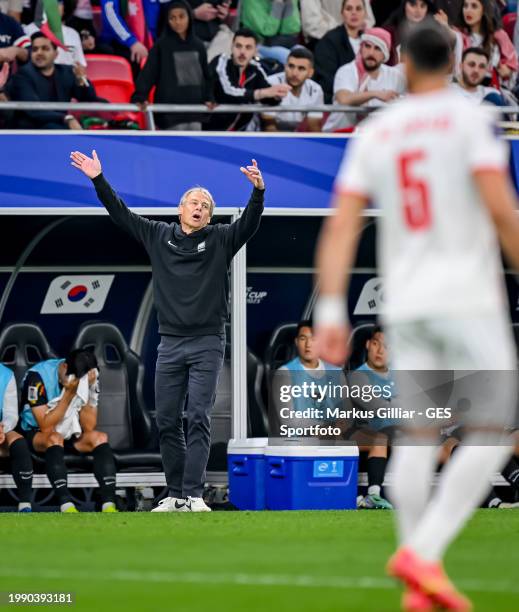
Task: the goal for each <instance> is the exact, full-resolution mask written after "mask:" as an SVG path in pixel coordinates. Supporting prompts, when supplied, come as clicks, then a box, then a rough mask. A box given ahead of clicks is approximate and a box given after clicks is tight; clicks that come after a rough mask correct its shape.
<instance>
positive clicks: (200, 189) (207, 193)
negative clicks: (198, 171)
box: [180, 186, 216, 217]
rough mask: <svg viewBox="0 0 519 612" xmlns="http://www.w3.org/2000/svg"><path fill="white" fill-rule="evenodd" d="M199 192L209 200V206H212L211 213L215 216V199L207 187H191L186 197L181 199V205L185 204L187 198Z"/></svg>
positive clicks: (185, 194)
mask: <svg viewBox="0 0 519 612" xmlns="http://www.w3.org/2000/svg"><path fill="white" fill-rule="evenodd" d="M197 191H199V192H200V193H202V194H203V195H204V196H205V197H206V198H207V199H208V200H209V204H210V205H211V210H210V211H209V213H210V215H211V217H212V216H213V211H214V207H215V206H216V202H215V201H214V199H213V196H212V195H211V193H210V191H208V190H207V189H206V188H205V187H198V186H197V187H191V189H188V190H187V191H186V192H185V193H184V195H183V196H182V197H181V198H180V205H183V204H185V202H186V200H187V198H188V197H189V196H190V195H191V194H192V193H195V192H197Z"/></svg>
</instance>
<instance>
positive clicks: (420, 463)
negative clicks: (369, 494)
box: [387, 444, 438, 544]
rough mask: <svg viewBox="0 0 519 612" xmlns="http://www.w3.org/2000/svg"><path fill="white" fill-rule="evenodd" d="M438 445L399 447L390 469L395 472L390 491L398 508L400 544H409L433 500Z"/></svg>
mask: <svg viewBox="0 0 519 612" xmlns="http://www.w3.org/2000/svg"><path fill="white" fill-rule="evenodd" d="M437 457H438V448H437V447H436V446H435V445H433V444H431V445H427V446H408V445H407V444H406V445H405V446H395V447H394V448H393V454H392V455H391V460H390V462H389V465H388V468H387V471H388V472H390V473H391V474H392V475H393V484H392V486H391V488H390V489H389V491H388V494H389V499H390V500H391V501H392V502H393V505H394V506H395V508H396V509H397V512H396V521H397V525H398V531H399V542H400V544H407V543H408V542H409V539H410V537H411V535H412V534H413V532H414V530H415V529H416V526H417V525H418V523H419V522H420V519H421V517H422V515H423V512H424V509H425V507H426V505H427V502H428V500H429V495H430V491H431V479H432V475H433V473H434V470H435V468H436V462H437Z"/></svg>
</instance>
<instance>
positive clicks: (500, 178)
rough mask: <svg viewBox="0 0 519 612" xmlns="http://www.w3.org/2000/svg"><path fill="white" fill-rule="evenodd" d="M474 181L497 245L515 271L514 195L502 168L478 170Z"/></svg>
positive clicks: (518, 263) (518, 231)
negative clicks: (487, 213)
mask: <svg viewBox="0 0 519 612" xmlns="http://www.w3.org/2000/svg"><path fill="white" fill-rule="evenodd" d="M474 181H475V183H476V187H477V189H478V191H479V193H480V195H481V199H482V200H483V202H484V204H485V206H486V207H487V210H488V212H489V214H490V216H491V218H492V221H493V222H494V225H495V227H496V230H497V234H498V237H499V242H500V244H501V248H502V249H503V252H504V254H505V257H506V258H507V260H508V261H509V262H510V264H511V265H512V266H513V267H514V268H515V270H518V271H519V214H518V210H517V197H516V195H515V191H514V188H513V186H512V184H511V182H510V179H509V176H508V172H507V171H506V170H503V171H501V170H497V169H496V170H492V169H490V170H483V169H482V170H479V171H476V172H474Z"/></svg>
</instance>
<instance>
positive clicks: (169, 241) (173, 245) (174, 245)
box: [168, 240, 178, 249]
mask: <svg viewBox="0 0 519 612" xmlns="http://www.w3.org/2000/svg"><path fill="white" fill-rule="evenodd" d="M168 244H169V246H172V247H174V248H175V249H177V248H178V247H177V245H176V244H173V243H172V242H171V240H168Z"/></svg>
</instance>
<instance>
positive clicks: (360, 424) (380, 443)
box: [346, 326, 396, 510]
mask: <svg viewBox="0 0 519 612" xmlns="http://www.w3.org/2000/svg"><path fill="white" fill-rule="evenodd" d="M349 382H350V390H351V386H352V385H356V386H359V387H360V388H362V387H363V386H367V387H370V388H371V387H373V386H375V385H377V386H379V387H385V388H387V387H388V386H389V388H390V390H391V391H390V394H389V392H388V393H385V397H380V398H378V397H371V398H370V399H368V400H363V399H362V397H353V395H352V397H351V401H352V404H353V406H354V407H355V408H357V409H358V410H361V411H363V412H367V411H372V412H375V413H376V411H377V409H378V408H382V407H386V408H387V407H390V406H391V405H392V399H393V398H394V397H395V395H396V393H395V383H394V381H393V378H392V376H391V370H390V369H389V366H388V351H387V346H386V343H385V339H384V332H383V331H382V329H381V328H380V327H378V326H376V327H374V328H373V331H372V332H371V336H370V337H369V338H368V339H367V340H366V361H365V362H364V363H363V364H362V365H361V366H360V367H359V368H357V369H356V370H354V371H353V372H352V373H351V374H350V376H349ZM389 395H390V396H389ZM395 425H396V421H395V420H393V419H385V418H380V417H377V416H375V418H373V419H359V420H357V421H356V423H355V424H354V426H353V427H352V428H351V429H350V430H349V431H348V432H346V437H347V438H348V439H350V440H355V441H356V442H357V443H358V445H359V450H360V451H367V453H368V465H367V468H368V490H367V495H365V496H364V497H362V498H359V500H358V506H359V508H365V509H376V510H386V509H392V507H393V506H392V505H391V504H390V502H388V501H387V500H386V499H385V498H384V497H382V496H381V492H382V485H383V483H384V475H385V473H386V466H387V456H388V448H389V443H390V441H391V439H392V436H393V434H394V432H395Z"/></svg>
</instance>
